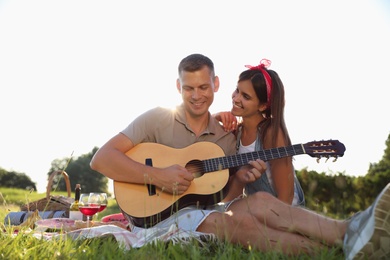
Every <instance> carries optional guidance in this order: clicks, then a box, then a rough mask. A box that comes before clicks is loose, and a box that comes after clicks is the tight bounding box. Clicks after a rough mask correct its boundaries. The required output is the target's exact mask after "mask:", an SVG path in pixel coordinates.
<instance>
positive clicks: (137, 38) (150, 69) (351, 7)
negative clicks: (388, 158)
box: [0, 0, 390, 192]
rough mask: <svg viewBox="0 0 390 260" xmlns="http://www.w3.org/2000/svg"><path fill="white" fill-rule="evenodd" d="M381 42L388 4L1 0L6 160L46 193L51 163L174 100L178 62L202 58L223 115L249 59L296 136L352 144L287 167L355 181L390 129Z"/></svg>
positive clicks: (385, 42) (1, 146) (387, 54)
mask: <svg viewBox="0 0 390 260" xmlns="http://www.w3.org/2000/svg"><path fill="white" fill-rule="evenodd" d="M388 46H390V6H389V3H388V1H386V0H367V1H362V0H349V1H339V0H331V1H329V0H328V1H310V0H307V1H288V0H286V1H259V0H250V1H245V0H243V1H226V0H214V1H207V0H200V1H199V0H198V1H183V0H168V1H160V0H149V1H99V0H94V1H53V0H48V1H42V0H37V1H27V0H26V1H4V0H0V89H1V92H0V93H1V94H0V100H1V101H0V122H1V127H0V167H2V168H4V169H6V170H9V171H10V170H14V171H18V172H24V173H26V174H27V175H29V176H30V177H31V179H32V180H33V181H34V182H36V183H37V185H38V190H39V191H41V192H42V191H45V188H46V185H47V175H46V174H47V172H48V171H49V169H50V166H51V162H52V161H53V160H55V159H61V158H64V157H70V156H71V154H72V152H73V156H75V157H77V156H80V155H82V154H86V153H89V152H90V151H92V149H93V147H95V146H98V147H100V146H101V145H103V143H104V142H105V141H107V140H108V139H109V138H110V137H112V136H113V135H114V134H116V133H117V132H119V131H120V130H122V129H123V128H125V127H126V126H127V125H128V123H130V122H131V121H132V119H134V118H135V117H136V116H137V115H139V114H141V113H142V112H144V111H145V110H147V109H149V108H152V107H155V106H169V107H173V106H175V105H176V104H178V103H180V102H181V99H180V95H179V94H178V93H177V91H176V86H175V80H176V78H177V65H178V63H179V62H180V60H181V59H182V58H183V57H184V56H187V55H188V54H191V53H202V54H205V55H207V56H209V57H210V58H211V59H212V60H213V61H214V63H215V67H216V73H217V74H218V75H219V76H220V79H221V88H220V91H219V92H218V93H217V94H216V97H215V102H214V104H213V106H212V107H211V110H212V112H217V111H221V110H230V108H231V93H232V92H233V90H234V88H235V85H236V81H237V77H238V74H239V73H240V72H241V71H242V70H244V69H245V68H244V65H246V64H251V65H257V64H258V62H259V61H260V59H261V58H268V59H270V60H271V61H272V65H271V69H274V70H276V71H277V72H278V73H279V75H280V77H281V78H282V80H283V82H284V85H285V88H286V102H287V103H286V122H287V127H288V129H289V132H290V136H291V139H292V141H293V143H294V144H296V143H306V142H309V141H314V140H327V139H338V140H340V141H341V142H343V143H344V144H345V146H346V149H347V150H346V153H345V155H344V157H341V158H339V159H338V161H337V162H332V161H331V160H329V161H328V162H325V161H324V160H321V162H320V163H319V164H317V162H316V160H315V159H314V158H311V157H310V156H308V155H299V156H296V157H295V158H296V159H295V167H296V168H297V169H298V170H300V169H302V168H304V167H308V168H309V170H315V171H318V172H323V171H325V172H327V173H329V174H331V173H337V172H345V173H346V174H348V175H355V176H356V175H363V174H365V173H367V170H368V167H369V164H370V163H375V162H378V161H379V160H380V159H381V158H382V156H383V152H384V149H385V141H386V139H387V137H388V135H389V133H390V120H389V119H388V118H389V115H388V112H389V105H388V104H389V103H388V102H389V96H388V89H389V87H390V78H389V76H388V74H389V69H390V64H389V63H390V51H389V47H388ZM80 174H82V173H80Z"/></svg>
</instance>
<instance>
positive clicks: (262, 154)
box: [202, 144, 305, 173]
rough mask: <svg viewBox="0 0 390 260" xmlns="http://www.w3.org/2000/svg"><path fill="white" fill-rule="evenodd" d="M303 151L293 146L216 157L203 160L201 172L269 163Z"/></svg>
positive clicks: (298, 145)
mask: <svg viewBox="0 0 390 260" xmlns="http://www.w3.org/2000/svg"><path fill="white" fill-rule="evenodd" d="M304 153H305V149H304V147H303V145H302V144H295V145H290V146H286V147H279V148H272V149H267V150H260V151H254V152H250V153H243V154H236V155H230V156H225V157H218V158H213V159H208V160H203V161H202V162H203V170H204V173H206V172H214V171H218V170H224V169H228V168H233V167H238V166H242V165H246V164H248V162H249V161H253V160H256V159H261V160H263V161H269V160H272V159H279V158H283V157H288V156H294V155H298V154H304Z"/></svg>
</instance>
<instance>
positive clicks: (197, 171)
mask: <svg viewBox="0 0 390 260" xmlns="http://www.w3.org/2000/svg"><path fill="white" fill-rule="evenodd" d="M185 167H186V169H187V170H188V171H189V172H190V173H192V175H193V176H194V178H199V177H202V176H203V174H204V172H203V169H202V161H199V160H192V161H189V162H188V163H187V164H186V166H185Z"/></svg>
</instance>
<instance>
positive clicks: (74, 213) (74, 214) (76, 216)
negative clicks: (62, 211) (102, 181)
mask: <svg viewBox="0 0 390 260" xmlns="http://www.w3.org/2000/svg"><path fill="white" fill-rule="evenodd" d="M74 193H75V196H74V202H73V203H72V204H70V207H69V218H70V219H73V220H83V213H81V212H80V210H79V200H80V193H81V186H80V184H76V188H75V190H74Z"/></svg>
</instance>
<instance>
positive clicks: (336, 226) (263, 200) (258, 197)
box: [229, 192, 348, 245]
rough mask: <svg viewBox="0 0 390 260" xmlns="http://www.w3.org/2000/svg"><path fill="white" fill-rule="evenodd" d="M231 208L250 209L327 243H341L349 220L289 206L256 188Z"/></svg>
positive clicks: (274, 225)
mask: <svg viewBox="0 0 390 260" xmlns="http://www.w3.org/2000/svg"><path fill="white" fill-rule="evenodd" d="M229 210H231V211H232V212H233V214H234V212H242V211H247V212H249V213H250V214H252V215H253V216H255V217H256V219H257V220H258V221H259V222H260V223H262V224H263V225H266V226H268V227H271V228H273V229H276V230H281V231H287V232H294V233H299V234H301V235H304V236H307V237H309V238H312V239H315V240H317V241H319V242H322V243H325V244H327V245H338V244H342V240H343V237H344V234H345V232H346V229H347V226H348V222H346V221H344V220H336V219H332V218H329V217H326V216H324V215H321V214H318V213H316V212H314V211H311V210H308V209H305V208H302V207H293V206H290V205H288V204H286V203H284V202H282V201H280V200H278V199H277V198H275V197H274V196H272V195H271V194H268V193H266V192H257V193H255V194H252V195H251V196H249V197H247V198H244V199H241V200H240V201H237V202H235V203H233V204H232V205H231V206H230V207H229Z"/></svg>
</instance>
